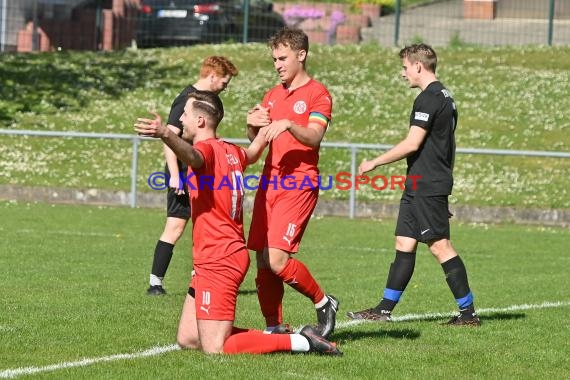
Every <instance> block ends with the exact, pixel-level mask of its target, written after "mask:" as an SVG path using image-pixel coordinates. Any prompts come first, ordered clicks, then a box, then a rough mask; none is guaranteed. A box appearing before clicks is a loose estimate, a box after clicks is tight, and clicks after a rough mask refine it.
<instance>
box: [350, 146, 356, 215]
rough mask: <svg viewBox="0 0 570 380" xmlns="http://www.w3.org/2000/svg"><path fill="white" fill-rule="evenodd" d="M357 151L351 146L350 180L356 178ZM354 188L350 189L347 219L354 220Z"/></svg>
mask: <svg viewBox="0 0 570 380" xmlns="http://www.w3.org/2000/svg"><path fill="white" fill-rule="evenodd" d="M357 150H358V148H357V147H355V146H351V147H350V174H351V175H352V179H353V180H354V179H355V178H356V151H357ZM355 188H356V186H351V187H350V197H349V199H348V202H349V203H348V210H349V211H348V217H349V218H350V219H354V216H355V214H356V212H355V209H356V189H355Z"/></svg>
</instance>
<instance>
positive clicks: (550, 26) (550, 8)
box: [548, 0, 554, 46]
mask: <svg viewBox="0 0 570 380" xmlns="http://www.w3.org/2000/svg"><path fill="white" fill-rule="evenodd" d="M553 34H554V0H550V1H549V4H548V46H552V35H553Z"/></svg>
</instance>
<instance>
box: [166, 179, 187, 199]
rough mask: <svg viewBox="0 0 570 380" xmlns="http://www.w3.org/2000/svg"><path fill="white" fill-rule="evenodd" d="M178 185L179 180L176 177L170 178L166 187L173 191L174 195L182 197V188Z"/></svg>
mask: <svg viewBox="0 0 570 380" xmlns="http://www.w3.org/2000/svg"><path fill="white" fill-rule="evenodd" d="M180 185H181V184H180V179H179V177H178V176H174V175H172V176H170V179H169V180H168V187H170V188H171V189H172V190H174V193H175V194H176V195H184V188H183V187H182V186H180Z"/></svg>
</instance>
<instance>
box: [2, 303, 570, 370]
mask: <svg viewBox="0 0 570 380" xmlns="http://www.w3.org/2000/svg"><path fill="white" fill-rule="evenodd" d="M565 306H570V301H559V302H543V303H541V304H523V305H511V306H507V307H503V308H487V309H478V310H477V313H479V314H490V313H500V312H507V311H519V310H533V309H546V308H555V307H565ZM454 314H455V313H452V312H449V313H426V314H407V315H402V316H394V317H392V321H393V322H405V321H419V320H429V319H439V318H445V317H449V316H451V315H454ZM361 323H374V322H370V321H363V320H353V321H347V322H338V323H337V325H336V327H337V328H338V329H342V328H346V327H349V326H354V325H359V324H361ZM176 350H180V347H179V346H178V345H176V344H171V345H168V346H155V347H152V348H149V349H148V350H145V351H139V352H135V353H132V354H116V355H110V356H102V357H99V358H86V359H81V360H79V361H75V362H64V363H58V364H52V365H48V366H44V367H20V368H14V369H6V370H3V371H1V372H0V378H2V379H10V378H14V377H17V376H23V375H32V374H35V373H40V372H50V371H57V370H59V369H64V368H73V367H85V366H88V365H91V364H96V363H102V362H112V361H117V360H129V359H138V358H143V357H148V356H156V355H161V354H164V353H166V352H170V351H176Z"/></svg>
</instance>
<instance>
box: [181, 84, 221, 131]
mask: <svg viewBox="0 0 570 380" xmlns="http://www.w3.org/2000/svg"><path fill="white" fill-rule="evenodd" d="M188 99H194V102H193V103H192V107H194V108H195V109H197V110H199V111H201V112H203V113H205V114H206V116H207V117H208V118H209V119H210V120H211V121H212V122H213V123H214V124H215V125H216V126H217V125H218V124H220V121H222V119H223V118H224V105H223V104H222V100H221V99H220V97H219V96H218V95H217V94H216V93H214V92H212V91H199V90H196V91H192V92H191V93H189V94H188Z"/></svg>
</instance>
